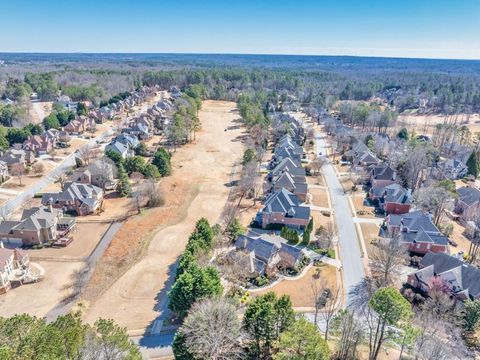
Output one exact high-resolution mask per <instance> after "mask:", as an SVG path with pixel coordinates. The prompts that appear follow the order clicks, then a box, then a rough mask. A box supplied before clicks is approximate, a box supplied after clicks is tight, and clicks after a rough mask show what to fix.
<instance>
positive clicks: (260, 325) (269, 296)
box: [243, 292, 294, 358]
mask: <svg viewBox="0 0 480 360" xmlns="http://www.w3.org/2000/svg"><path fill="white" fill-rule="evenodd" d="M293 321H294V312H293V308H292V303H291V300H290V297H289V296H287V295H283V296H281V297H279V298H277V296H276V295H275V293H273V292H268V293H266V294H265V295H260V296H258V297H256V298H255V299H254V300H253V301H252V302H251V303H249V304H248V306H247V309H246V310H245V315H244V318H243V326H244V328H245V330H246V331H247V333H248V334H249V336H250V338H251V339H252V340H253V344H252V345H253V346H252V347H251V350H250V351H251V352H252V354H253V355H254V356H258V357H260V358H264V357H268V356H269V354H270V353H271V350H272V347H273V342H274V341H275V340H277V339H278V337H279V336H280V333H282V332H284V331H286V330H287V329H288V327H289V326H290V325H291V324H292V322H293Z"/></svg>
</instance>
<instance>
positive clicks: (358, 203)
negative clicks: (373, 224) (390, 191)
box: [351, 193, 375, 218]
mask: <svg viewBox="0 0 480 360" xmlns="http://www.w3.org/2000/svg"><path fill="white" fill-rule="evenodd" d="M351 198H352V201H353V205H354V206H355V213H356V212H357V211H359V210H363V211H368V212H370V213H372V214H373V213H374V211H375V208H374V207H373V206H366V205H364V204H363V201H364V200H365V195H364V194H363V193H362V194H361V195H360V194H355V195H352V196H351ZM357 216H358V217H362V218H372V217H374V215H370V214H368V215H357Z"/></svg>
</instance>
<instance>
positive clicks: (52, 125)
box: [42, 112, 61, 130]
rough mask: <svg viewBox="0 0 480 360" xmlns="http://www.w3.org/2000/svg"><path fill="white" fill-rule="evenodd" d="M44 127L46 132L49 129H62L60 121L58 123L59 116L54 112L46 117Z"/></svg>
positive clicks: (43, 122)
mask: <svg viewBox="0 0 480 360" xmlns="http://www.w3.org/2000/svg"><path fill="white" fill-rule="evenodd" d="M42 124H43V127H44V128H45V130H49V129H60V126H61V125H60V121H58V118H57V115H56V114H55V113H54V112H52V113H50V115H48V116H47V117H45V118H44V119H43V121H42Z"/></svg>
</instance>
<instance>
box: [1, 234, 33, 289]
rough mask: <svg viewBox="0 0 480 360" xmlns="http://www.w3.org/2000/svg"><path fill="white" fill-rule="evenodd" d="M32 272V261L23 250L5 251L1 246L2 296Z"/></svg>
mask: <svg viewBox="0 0 480 360" xmlns="http://www.w3.org/2000/svg"><path fill="white" fill-rule="evenodd" d="M29 271H30V259H29V257H28V254H27V252H26V251H24V250H21V249H5V248H4V247H3V243H2V244H0V294H5V293H6V292H7V291H8V290H10V289H11V288H12V283H14V282H20V283H21V282H22V280H23V278H24V276H25V275H26V274H28V272H29Z"/></svg>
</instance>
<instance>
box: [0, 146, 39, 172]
mask: <svg viewBox="0 0 480 360" xmlns="http://www.w3.org/2000/svg"><path fill="white" fill-rule="evenodd" d="M0 161H3V162H5V163H6V164H7V167H8V171H9V172H10V173H11V174H14V173H16V172H18V171H23V170H25V167H26V166H27V165H31V164H33V162H34V161H35V155H34V154H33V152H32V151H25V150H23V149H15V148H12V149H9V150H7V151H5V152H4V153H1V155H0Z"/></svg>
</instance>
